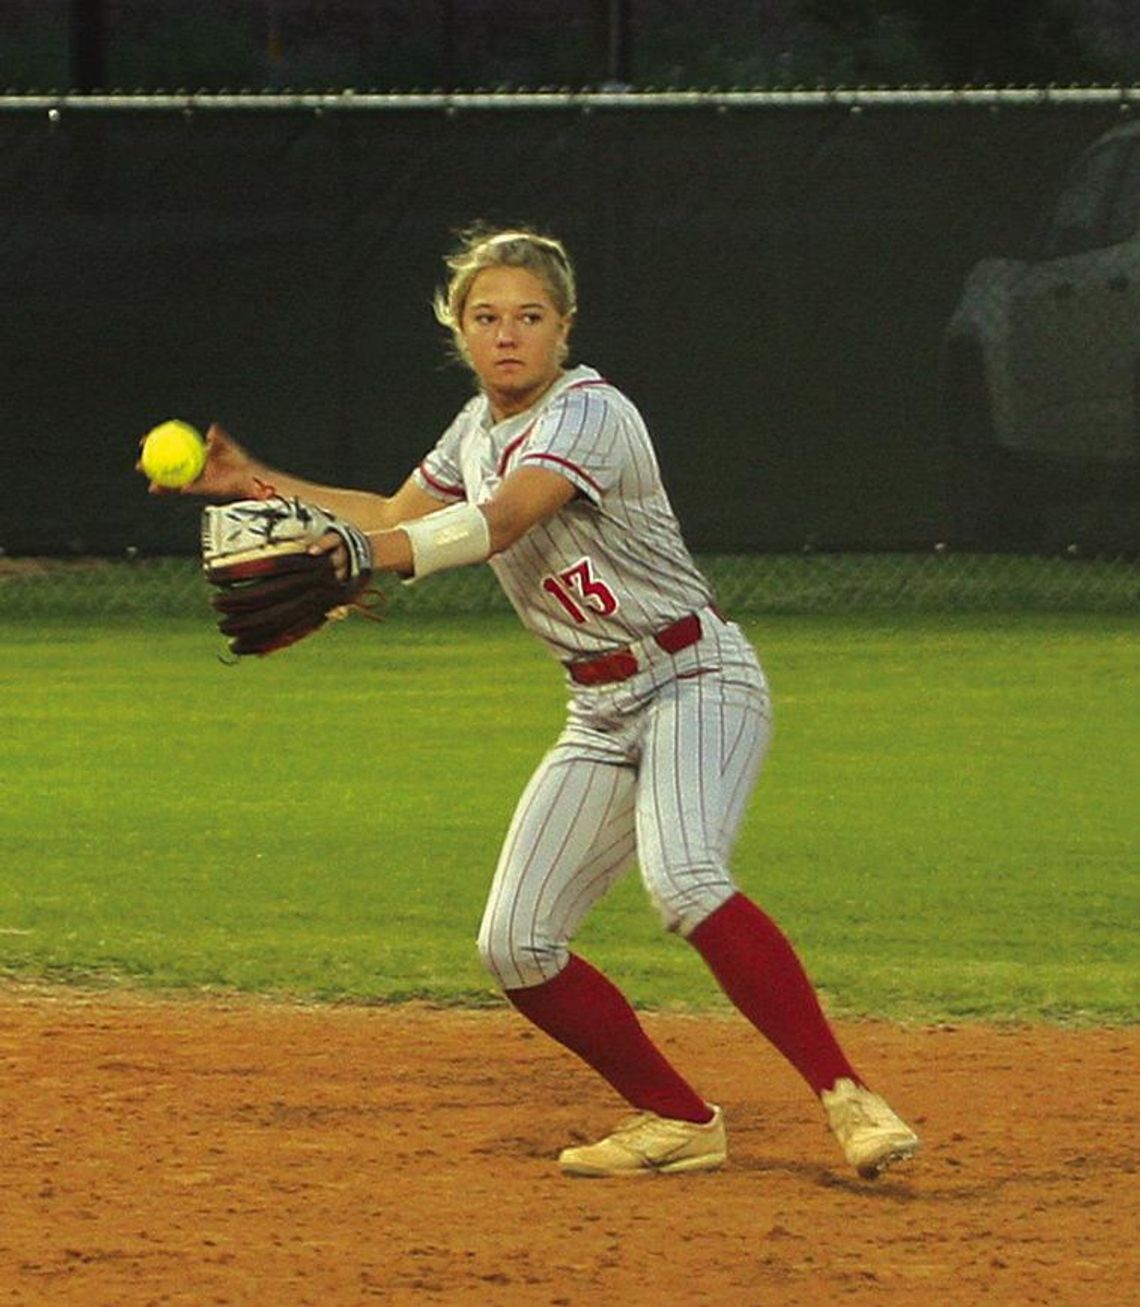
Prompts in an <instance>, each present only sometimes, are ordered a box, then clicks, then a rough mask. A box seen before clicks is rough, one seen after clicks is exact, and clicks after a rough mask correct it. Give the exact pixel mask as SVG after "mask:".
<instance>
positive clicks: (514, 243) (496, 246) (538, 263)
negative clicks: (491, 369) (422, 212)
mask: <svg viewBox="0 0 1140 1307" xmlns="http://www.w3.org/2000/svg"><path fill="white" fill-rule="evenodd" d="M460 240H461V243H460V245H459V248H458V249H456V250H455V251H454V253H452V254H449V255H448V256H447V259H446V260H445V262H446V264H447V268H448V270H449V271H450V273H451V276H450V278H449V279H448V282H447V285H446V286H442V287H440V289H439V290H437V291H436V293H435V297H434V298H433V300H432V308H433V309H434V310H435V316H436V320H437V321H438V322H439V323H441V324H442V325H443V326H445V327H447V328H448V330H449V331H450V332H451V335H452V339H453V340H454V342H455V348H456V350H457V351H458V353H459V356H460V358H462V359H464V360H466V358H467V351H466V348H465V346H464V343H463V334H462V322H463V309H464V306H465V305H466V303H467V296H468V295H469V294H470V293H471V285H472V283H473V282H474V280H475V278H476V277H477V276H478V275H479V273H481V272H482V271H483V270H484V269H485V268H525V269H526V270H527V272H530V273H533V274H534V276H536V277H537V278H538V279H539V281H541V282H542V284H543V286H545V287H546V290H547V292H548V293H549V295H550V299H551V302H552V303H553V305H554V307H555V309H556V310H557V312H558V313H559V314H560V315H561V316H562V317H564V318H565V317H573V315H574V313H575V312H576V311H577V308H578V290H577V284H576V281H575V277H574V265H573V264H572V263H571V261H570V256H569V254H567V253H566V248H565V246H564V245H563V244H562V242H561V241H560V240H557V239H555V237H553V236H542V235H540V234H539V233H538V232H536V231H532V230H530V229H529V228H527V227H511V228H506V229H503V230H498V229H494V228H486V227H475V228H472V229H471V230H470V231H467V232H465V233H463V235H462V236H461V238H460Z"/></svg>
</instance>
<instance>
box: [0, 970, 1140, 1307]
mask: <svg viewBox="0 0 1140 1307" xmlns="http://www.w3.org/2000/svg"><path fill="white" fill-rule="evenodd" d="M646 1024H647V1025H648V1026H649V1027H650V1028H651V1030H652V1031H653V1032H654V1034H655V1035H656V1036H657V1037H658V1038H659V1039H660V1040H661V1041H662V1042H663V1043H664V1044H665V1046H666V1047H667V1048H668V1049H669V1050H670V1051H671V1053H672V1054H673V1055H674V1056H675V1057H676V1058H677V1060H678V1061H679V1063H680V1064H681V1065H682V1066H683V1067H684V1068H685V1069H686V1070H687V1071H688V1072H689V1073H690V1074H691V1075H692V1076H693V1078H694V1079H695V1081H696V1083H697V1084H698V1086H699V1087H700V1088H701V1089H702V1090H703V1091H704V1092H705V1093H707V1094H708V1096H709V1097H710V1098H715V1099H717V1100H718V1101H720V1102H721V1103H722V1104H723V1105H724V1106H725V1109H726V1112H727V1116H728V1121H729V1128H730V1140H731V1147H732V1156H731V1158H730V1161H729V1164H728V1166H727V1167H726V1168H725V1170H723V1171H722V1172H720V1173H719V1174H716V1175H696V1176H687V1177H686V1176H677V1177H658V1176H651V1177H646V1178H643V1179H642V1178H639V1179H635V1180H623V1181H614V1180H608V1181H583V1180H579V1181H573V1180H566V1179H563V1178H562V1177H561V1176H560V1175H559V1174H558V1172H557V1170H556V1168H555V1167H554V1165H553V1158H554V1156H555V1155H556V1153H557V1150H558V1149H559V1147H561V1146H562V1145H563V1144H565V1143H566V1142H568V1141H571V1140H575V1139H582V1138H586V1137H588V1136H590V1135H592V1134H594V1133H601V1132H604V1130H605V1128H607V1127H608V1126H609V1125H610V1124H611V1123H612V1122H613V1120H614V1119H615V1118H616V1117H617V1116H619V1115H620V1109H619V1107H618V1105H617V1104H615V1102H614V1100H613V1099H612V1097H611V1096H610V1094H609V1092H608V1091H607V1090H606V1088H605V1087H604V1086H602V1085H600V1084H595V1083H594V1080H593V1078H592V1077H591V1075H590V1074H589V1073H587V1072H586V1071H585V1070H584V1069H583V1068H581V1067H580V1066H579V1064H578V1063H577V1062H575V1061H574V1059H572V1058H571V1057H570V1056H569V1055H566V1054H564V1053H562V1052H561V1050H559V1049H557V1048H556V1047H554V1046H553V1045H552V1044H550V1043H548V1042H547V1041H545V1040H544V1039H543V1038H542V1037H540V1036H537V1035H532V1034H531V1032H530V1031H529V1030H528V1029H527V1028H526V1027H525V1026H524V1025H523V1023H522V1021H521V1019H520V1018H518V1017H516V1016H515V1015H514V1014H512V1013H509V1012H506V1011H487V1012H470V1011H442V1010H435V1009H431V1008H427V1007H414V1006H410V1007H395V1008H391V1007H389V1008H381V1007H374V1008H366V1007H295V1006H287V1005H283V1004H274V1003H268V1002H257V1001H245V1000H232V1001H230V1000H226V1001H219V1000H216V999H186V1000H178V1001H168V1000H159V999H154V998H146V997H130V996H128V997H124V996H122V995H114V996H108V995H106V994H86V995H84V994H76V993H73V992H70V991H58V992H57V991H45V990H40V991H37V990H29V989H21V988H11V987H10V988H7V989H0V1122H2V1123H3V1124H2V1127H0V1128H2V1138H3V1152H2V1158H0V1161H2V1165H0V1303H50V1304H52V1305H53V1307H57V1305H61V1304H83V1305H84V1307H104V1305H106V1307H135V1305H136V1304H152V1303H153V1304H159V1303H181V1304H194V1305H195V1307H202V1305H204V1304H256V1307H302V1305H303V1304H310V1303H311V1304H320V1305H321V1307H341V1304H357V1303H360V1304H367V1303H373V1302H381V1303H392V1304H404V1303H448V1304H450V1303H472V1304H492V1305H498V1304H503V1305H504V1307H513V1305H514V1304H523V1303H525V1304H528V1305H533V1307H565V1305H567V1304H571V1305H573V1307H577V1305H578V1304H583V1305H585V1304H590V1305H591V1307H593V1305H595V1304H601V1305H603V1307H605V1305H608V1304H634V1305H637V1304H646V1305H647V1307H648V1305H649V1304H653V1305H654V1307H657V1305H658V1304H661V1303H670V1304H672V1303H715V1304H726V1305H729V1304H731V1305H732V1307H737V1305H743V1307H751V1305H753V1304H757V1305H759V1304H764V1305H765V1307H767V1305H768V1304H805V1305H807V1304H812V1307H817V1305H818V1304H830V1303H872V1302H873V1303H876V1304H883V1303H887V1304H903V1303H905V1304H927V1303H937V1304H940V1307H951V1305H955V1304H977V1303H987V1304H998V1303H1000V1304H1013V1303H1048V1304H1058V1303H1060V1304H1068V1303H1072V1304H1081V1305H1082V1307H1083V1305H1084V1304H1087V1303H1093V1302H1095V1303H1096V1304H1098V1307H1105V1305H1106V1304H1125V1303H1133V1302H1135V1301H1137V1289H1138V1286H1140V1253H1138V1251H1137V1231H1138V1230H1140V1183H1138V1181H1137V1159H1138V1156H1140V1131H1138V1125H1140V1121H1138V1115H1140V1114H1138V1109H1137V1095H1136V1091H1135V1083H1136V1073H1137V1069H1138V1065H1140V1029H1138V1028H1135V1027H1130V1028H1127V1029H1123V1030H1092V1031H1069V1030H1057V1029H1037V1028H1033V1029H1029V1028H1021V1027H1019V1028H1015V1029H995V1028H992V1027H984V1026H976V1027H975V1026H958V1027H946V1026H940V1027H929V1028H926V1027H922V1028H910V1029H899V1028H896V1027H894V1026H891V1025H887V1024H879V1023H861V1024H857V1025H851V1026H846V1027H844V1028H843V1031H842V1033H843V1036H844V1038H845V1039H846V1041H847V1044H848V1048H849V1050H850V1051H851V1053H852V1054H853V1056H854V1059H855V1061H856V1064H857V1065H858V1066H860V1068H861V1069H862V1070H863V1072H864V1073H865V1074H866V1075H867V1076H868V1077H869V1078H871V1079H872V1080H873V1081H874V1082H876V1083H877V1084H879V1085H881V1086H882V1087H884V1088H889V1091H890V1096H891V1098H892V1100H893V1101H894V1103H895V1105H896V1106H897V1107H898V1108H899V1110H900V1111H901V1112H903V1114H904V1115H907V1116H909V1117H910V1119H911V1120H912V1121H913V1122H914V1123H915V1124H916V1125H917V1127H918V1128H919V1130H920V1132H921V1133H922V1135H923V1137H924V1144H925V1148H924V1152H923V1153H922V1154H921V1155H920V1157H919V1159H917V1160H916V1161H915V1162H914V1163H913V1164H912V1165H911V1166H910V1167H909V1168H907V1169H906V1170H899V1171H897V1172H895V1173H892V1174H891V1175H889V1176H888V1177H885V1178H884V1179H883V1180H880V1181H878V1182H876V1183H870V1184H868V1183H865V1182H862V1181H859V1180H858V1179H856V1178H855V1177H854V1176H853V1175H851V1174H849V1173H848V1172H847V1171H846V1169H845V1167H844V1165H843V1163H842V1161H841V1159H840V1157H839V1154H838V1151H837V1149H836V1147H835V1145H834V1143H833V1141H832V1140H831V1138H830V1136H829V1135H827V1134H826V1132H825V1131H824V1129H823V1127H822V1124H821V1117H820V1115H819V1112H818V1109H817V1107H816V1105H815V1103H814V1101H813V1100H812V1099H811V1098H810V1096H809V1095H808V1093H807V1091H806V1089H804V1088H803V1087H802V1086H801V1084H800V1082H799V1081H798V1080H797V1079H796V1077H795V1076H794V1074H793V1073H791V1072H790V1071H789V1070H787V1068H785V1067H784V1066H783V1065H782V1064H781V1063H780V1062H779V1061H778V1060H777V1058H776V1057H775V1055H774V1054H771V1053H770V1052H769V1051H768V1050H767V1049H766V1048H765V1047H764V1046H763V1045H762V1044H761V1043H760V1041H759V1040H758V1039H757V1038H756V1037H755V1036H754V1035H752V1034H751V1032H750V1031H749V1030H748V1028H747V1027H745V1026H744V1025H743V1023H741V1022H740V1021H739V1020H737V1019H735V1018H730V1017H723V1018H722V1017H716V1018H696V1017H678V1016H650V1017H647V1018H646Z"/></svg>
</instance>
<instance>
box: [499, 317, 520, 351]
mask: <svg viewBox="0 0 1140 1307" xmlns="http://www.w3.org/2000/svg"><path fill="white" fill-rule="evenodd" d="M495 340H496V342H497V343H498V344H500V345H513V344H514V341H515V325H514V323H513V322H511V320H510V319H509V318H507V317H502V318H500V319H499V322H498V330H497V331H496V332H495Z"/></svg>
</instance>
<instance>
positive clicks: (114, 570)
mask: <svg viewBox="0 0 1140 1307" xmlns="http://www.w3.org/2000/svg"><path fill="white" fill-rule="evenodd" d="M699 561H700V563H701V565H702V566H703V568H704V570H705V572H706V574H707V575H708V576H709V578H710V579H711V581H712V583H713V585H714V587H715V589H716V592H717V595H718V598H719V600H720V602H721V604H722V605H723V606H724V608H725V609H727V610H728V611H729V612H731V613H732V614H733V615H736V616H749V615H755V614H764V613H803V614H809V613H821V614H822V613H859V612H885V611H907V610H909V611H914V612H944V613H954V612H994V613H1000V612H1082V613H1136V612H1137V611H1138V610H1140V564H1138V563H1136V562H1134V561H1129V560H1123V559H1102V558H1086V557H1083V556H1082V555H1081V554H1080V553H1079V552H1078V551H1076V550H1069V551H1066V552H1065V553H1062V554H1060V555H1057V556H1054V557H1027V556H1021V555H995V554H955V553H953V552H952V551H950V550H947V549H942V548H936V549H934V550H931V551H929V552H926V553H900V554H858V553H834V554H829V553H814V552H805V553H801V554H772V555H748V556H743V555H710V556H703V557H701V558H700V559H699ZM385 589H386V591H387V594H388V599H389V602H390V606H391V608H392V609H393V610H404V609H406V610H408V611H409V612H413V611H414V612H423V613H431V614H469V615H480V614H486V613H497V612H508V611H509V606H508V604H507V602H506V600H505V599H504V597H503V595H502V593H501V592H500V590H499V587H498V585H497V583H496V581H495V578H494V576H493V575H492V574H491V572H490V571H489V569H487V568H476V569H466V570H463V571H458V572H451V573H444V574H441V575H439V576H435V577H433V578H431V580H430V581H427V582H425V583H423V584H422V585H419V586H415V587H404V586H400V585H395V584H387V585H386V586H385ZM207 605H208V596H207V591H206V586H205V584H204V583H203V581H202V578H201V573H200V571H199V568H198V565H197V563H196V561H195V560H193V559H188V558H153V559H152V558H141V557H138V556H136V555H132V554H127V555H125V556H124V557H122V558H118V559H109V558H82V559H69V560H62V559H40V558H24V559H16V558H0V621H23V620H36V619H44V618H49V617H52V616H60V615H64V616H68V617H76V618H79V617H82V618H88V619H101V618H104V617H107V618H112V617H123V616H137V617H146V616H176V615H187V614H189V615H193V614H195V613H199V612H203V613H204V612H206V611H207Z"/></svg>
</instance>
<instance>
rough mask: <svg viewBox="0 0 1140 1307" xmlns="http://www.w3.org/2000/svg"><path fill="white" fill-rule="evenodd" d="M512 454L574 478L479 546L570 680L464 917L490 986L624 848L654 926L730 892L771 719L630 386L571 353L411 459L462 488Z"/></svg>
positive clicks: (506, 466) (706, 908)
mask: <svg viewBox="0 0 1140 1307" xmlns="http://www.w3.org/2000/svg"><path fill="white" fill-rule="evenodd" d="M520 466H535V467H542V468H548V469H550V470H553V471H556V472H558V473H560V474H561V475H563V476H565V477H567V478H568V479H569V480H570V481H571V482H572V483H573V484H574V486H575V487H576V488H577V490H578V492H579V493H578V494H577V495H576V496H575V497H574V498H573V499H572V500H571V501H570V502H569V503H568V504H567V505H565V506H564V507H563V508H562V509H561V510H560V511H559V512H557V513H556V514H555V515H554V516H553V517H551V518H549V519H548V520H547V521H545V522H543V523H540V524H539V525H537V526H535V527H533V528H532V529H531V530H530V531H528V532H527V534H526V535H525V536H523V537H522V538H521V539H520V540H518V541H517V542H516V543H515V544H513V545H512V546H511V547H510V548H509V549H506V550H504V551H503V552H502V553H501V554H499V555H497V556H496V557H494V558H492V559H491V566H492V568H493V569H494V570H495V573H496V575H497V576H498V579H499V582H500V584H501V585H502V587H503V589H504V591H505V592H506V594H507V597H508V598H509V599H510V601H511V603H512V605H513V606H514V608H515V610H516V611H517V613H518V614H519V617H520V618H521V619H522V621H523V623H524V624H525V625H526V626H527V627H528V628H529V629H530V630H531V631H533V632H534V633H535V634H536V635H538V636H539V637H540V638H541V639H542V640H543V641H544V642H545V643H546V644H547V646H548V647H549V648H550V649H551V650H552V652H553V653H554V654H555V656H556V657H557V658H559V659H560V660H561V661H562V662H563V663H564V664H566V666H567V680H568V684H569V685H570V687H571V689H572V695H571V699H570V704H569V720H568V721H567V724H566V727H565V729H564V731H563V733H562V735H561V736H560V738H559V740H558V742H557V743H556V744H555V746H554V748H553V749H552V750H551V751H550V752H549V753H548V754H547V756H546V758H545V759H544V760H543V761H542V763H541V764H540V765H539V768H538V770H537V771H536V772H535V774H534V776H533V777H532V778H531V781H530V783H529V784H528V786H527V788H526V790H525V791H524V793H523V795H522V797H521V799H520V801H519V804H518V807H517V809H516V811H515V815H514V818H513V820H512V823H511V826H510V830H509V831H508V834H507V838H506V841H505V843H504V846H503V851H502V854H501V856H500V859H499V865H498V869H497V871H496V874H495V879H494V883H493V884H492V887H491V891H490V896H489V899H488V903H487V909H486V913H485V915H484V919H483V924H482V928H481V930H480V935H479V947H480V952H481V954H482V956H483V959H484V961H485V962H486V964H487V966H488V967H489V969H490V970H491V971H492V973H493V974H494V975H495V976H496V977H497V978H498V980H499V981H500V983H501V984H502V985H503V987H504V988H505V989H517V988H525V987H527V986H531V985H536V984H540V983H542V982H543V981H545V980H549V979H551V978H552V977H554V976H555V975H557V974H558V972H559V971H560V970H561V969H562V967H563V966H564V965H565V963H566V960H567V957H568V953H567V945H568V943H569V941H570V939H571V938H572V937H573V934H574V932H575V930H576V929H577V927H578V925H579V923H580V922H581V921H582V919H583V917H584V916H585V914H586V912H587V911H588V910H589V908H590V907H591V906H592V905H593V904H594V903H595V902H596V901H597V900H598V898H600V897H601V895H602V894H604V893H605V891H606V890H607V889H608V888H609V887H610V886H611V885H612V884H613V883H614V881H615V880H616V879H617V877H618V876H619V875H620V874H621V872H622V871H624V870H625V869H626V868H627V867H628V866H629V865H630V864H631V863H632V862H633V861H634V859H635V857H636V859H637V860H638V862H639V863H640V866H641V872H642V876H643V878H644V880H645V883H646V886H647V888H648V890H649V892H650V894H651V896H652V897H653V899H654V901H655V902H656V903H657V905H658V907H659V909H660V911H661V913H662V916H663V919H664V920H665V923H666V925H667V926H668V927H669V928H670V929H679V930H681V931H682V932H683V933H685V934H687V933H688V932H689V931H691V930H692V929H694V928H695V927H696V926H697V925H699V924H700V922H701V921H703V920H704V919H705V917H707V916H708V915H709V913H711V912H713V911H714V910H715V909H716V908H718V907H719V906H720V905H721V904H722V903H724V902H725V901H726V900H727V899H728V898H729V897H731V895H732V894H733V893H734V892H735V886H734V884H733V882H732V879H731V876H730V873H729V870H728V854H729V850H730V848H731V845H732V843H733V840H734V838H735V835H736V832H737V830H738V828H739V825H740V820H741V817H742V816H743V813H744V808H745V805H746V802H747V799H748V797H749V794H750V793H751V790H752V787H753V784H754V783H755V780H756V776H757V773H758V771H759V767H760V763H761V761H762V758H763V755H764V753H765V751H766V748H767V744H768V740H769V736H770V729H771V728H770V722H771V717H770V709H769V699H768V691H767V686H766V684H765V680H764V675H763V672H762V671H761V669H760V665H759V663H758V661H757V659H756V655H755V653H754V651H753V649H752V647H751V645H749V643H748V642H747V640H745V638H744V637H743V635H742V634H741V632H740V631H739V629H738V628H737V627H736V626H735V624H733V623H731V622H728V621H726V620H725V619H723V618H722V617H721V616H719V615H718V614H717V612H716V610H715V609H714V607H713V596H712V594H711V591H710V588H709V585H708V583H707V582H706V580H705V578H704V577H703V576H702V574H701V572H700V570H699V569H698V568H697V566H696V564H695V563H694V562H693V559H692V557H691V556H690V554H689V552H688V550H687V549H686V547H685V544H684V541H683V540H682V537H681V532H680V528H679V526H678V524H677V520H676V517H675V516H674V514H673V510H672V507H671V506H670V504H669V500H668V497H667V495H666V493H665V489H664V487H663V485H662V482H661V475H660V471H659V469H658V465H657V458H656V455H655V453H654V450H653V445H652V442H651V440H650V437H649V433H648V432H647V430H646V428H645V424H644V422H643V420H642V418H641V415H640V414H639V413H638V411H637V409H636V408H635V407H634V406H633V404H632V403H630V401H629V400H628V399H627V398H626V397H625V396H624V395H622V394H621V392H620V391H618V390H616V389H615V388H614V387H613V386H610V385H609V384H607V383H606V382H605V381H603V380H602V378H601V377H600V376H599V375H598V373H597V372H595V371H594V370H593V369H592V368H586V367H579V368H575V369H573V370H570V371H568V372H566V373H564V374H563V375H562V376H561V377H560V379H559V380H558V381H557V382H556V383H555V384H554V385H553V386H552V387H551V388H550V389H549V390H548V391H547V392H546V393H545V394H544V395H543V396H542V398H541V399H540V400H539V402H538V403H537V404H535V405H534V406H533V407H532V408H530V409H528V410H527V411H526V412H524V413H520V414H517V415H516V416H514V417H511V418H508V419H507V420H505V421H503V422H499V423H495V422H493V420H492V418H491V415H490V411H489V407H488V404H487V401H486V399H485V398H484V397H483V396H477V397H476V398H474V399H472V400H471V401H470V402H469V403H468V404H467V405H465V407H464V408H463V409H462V411H461V412H460V413H459V415H458V416H457V417H456V419H455V421H454V422H453V423H452V424H451V426H450V427H449V428H448V430H447V431H446V432H445V433H444V435H443V437H442V438H441V440H440V441H439V443H438V444H437V445H436V447H435V448H434V449H433V450H432V451H431V453H430V454H428V456H427V458H425V459H424V461H423V463H422V464H421V465H420V467H419V468H418V469H417V471H416V473H415V476H416V479H417V481H418V483H419V485H420V486H421V487H422V488H423V489H425V490H427V491H428V492H429V493H431V494H433V495H434V496H436V497H437V498H439V499H441V500H444V501H446V502H458V501H459V500H462V499H466V500H468V501H469V502H471V503H474V504H479V503H483V502H485V501H486V500H487V499H489V498H490V497H491V496H492V495H493V494H494V493H495V491H496V489H497V488H498V486H499V484H500V482H501V481H502V480H503V479H504V477H506V476H507V475H508V474H509V473H510V472H511V471H512V470H513V469H514V468H516V467H520ZM694 619H695V620H694ZM658 637H659V639H660V642H659V639H658ZM595 659H600V661H598V662H594V661H593V660H595ZM579 676H580V677H582V679H583V680H585V681H587V683H586V684H579V683H578V681H577V680H576V679H575V678H576V677H579Z"/></svg>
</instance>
